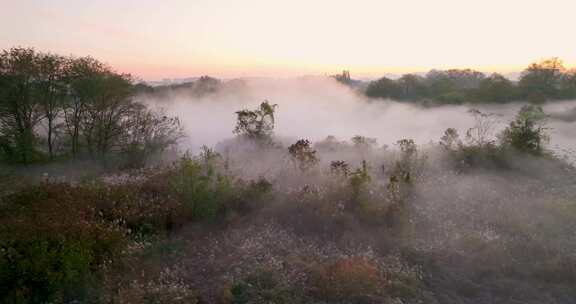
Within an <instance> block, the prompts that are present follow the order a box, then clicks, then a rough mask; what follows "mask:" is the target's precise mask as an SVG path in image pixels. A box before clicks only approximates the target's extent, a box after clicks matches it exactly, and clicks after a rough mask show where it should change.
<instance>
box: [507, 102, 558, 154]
mask: <svg viewBox="0 0 576 304" xmlns="http://www.w3.org/2000/svg"><path fill="white" fill-rule="evenodd" d="M545 120H546V114H545V113H544V111H543V110H542V107H539V106H533V105H527V106H524V107H522V109H520V111H519V112H518V114H517V115H516V118H515V119H514V120H513V121H512V122H510V125H509V126H508V127H507V128H506V129H505V130H504V131H503V132H502V133H501V134H500V141H501V143H502V145H503V146H505V147H511V148H513V149H515V150H517V151H521V152H525V153H530V154H535V155H540V154H542V153H543V151H544V145H545V144H546V142H547V141H548V135H547V134H546V127H545V123H546V121H545Z"/></svg>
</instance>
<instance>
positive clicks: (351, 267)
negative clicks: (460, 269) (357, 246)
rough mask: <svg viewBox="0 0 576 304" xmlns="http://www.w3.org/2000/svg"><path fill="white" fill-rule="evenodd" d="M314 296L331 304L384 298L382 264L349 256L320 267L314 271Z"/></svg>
mask: <svg viewBox="0 0 576 304" xmlns="http://www.w3.org/2000/svg"><path fill="white" fill-rule="evenodd" d="M310 280H311V282H310V283H311V286H312V288H311V290H310V291H311V292H312V295H313V296H314V297H317V298H319V299H323V300H329V301H338V300H360V299H365V300H366V301H369V299H371V298H376V297H378V296H381V292H382V291H383V288H384V287H385V286H386V281H385V278H384V276H383V273H382V272H381V270H380V269H379V267H378V265H377V264H376V263H375V262H373V261H371V260H369V259H367V258H364V257H348V258H342V259H338V260H336V261H334V262H332V263H328V264H324V265H318V266H316V267H313V269H312V271H311V276H310Z"/></svg>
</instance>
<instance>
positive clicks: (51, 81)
mask: <svg viewBox="0 0 576 304" xmlns="http://www.w3.org/2000/svg"><path fill="white" fill-rule="evenodd" d="M38 57H39V58H38V78H37V90H36V95H37V96H36V98H37V99H38V101H39V104H40V107H41V111H42V113H43V116H44V118H45V119H46V133H47V134H46V135H47V139H46V141H47V143H48V153H49V155H50V158H51V159H52V158H54V140H55V135H56V132H57V125H56V121H57V119H58V118H59V116H60V114H61V112H62V111H63V108H64V100H65V98H66V94H67V90H68V87H67V83H66V81H65V78H66V68H67V64H68V60H67V59H66V58H65V57H62V56H59V55H53V54H39V56H38Z"/></svg>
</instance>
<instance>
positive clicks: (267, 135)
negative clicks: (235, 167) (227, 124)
mask: <svg viewBox="0 0 576 304" xmlns="http://www.w3.org/2000/svg"><path fill="white" fill-rule="evenodd" d="M276 107H277V105H275V104H270V103H269V102H268V101H267V100H265V101H264V102H262V103H261V104H260V106H259V107H258V109H256V110H241V111H237V112H236V115H237V117H236V128H235V129H234V133H235V134H238V135H240V136H243V137H246V138H248V139H252V140H257V141H259V142H267V141H268V142H269V141H270V140H271V138H272V134H273V131H274V123H275V119H274V112H275V111H276Z"/></svg>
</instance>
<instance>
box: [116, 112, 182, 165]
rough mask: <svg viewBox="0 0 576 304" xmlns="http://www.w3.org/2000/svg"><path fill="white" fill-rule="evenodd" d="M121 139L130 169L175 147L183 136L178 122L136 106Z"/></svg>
mask: <svg viewBox="0 0 576 304" xmlns="http://www.w3.org/2000/svg"><path fill="white" fill-rule="evenodd" d="M128 119H129V122H128V123H127V126H128V128H127V129H126V130H125V132H124V133H123V138H122V139H121V145H122V151H123V153H124V155H125V156H126V157H127V158H128V160H129V166H130V167H142V166H144V165H145V164H146V161H147V159H148V158H149V157H150V156H151V155H154V154H157V153H160V152H162V151H164V150H165V149H166V148H168V147H170V146H173V145H175V144H176V143H177V142H178V140H179V139H180V138H182V137H183V136H184V135H183V134H184V133H183V130H182V127H181V125H180V120H179V119H178V118H176V117H169V116H166V115H164V114H163V113H160V112H154V111H151V110H149V109H147V108H146V107H145V106H144V105H142V104H137V105H136V106H135V108H134V113H133V114H132V115H131V116H130V117H129V118H128Z"/></svg>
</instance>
